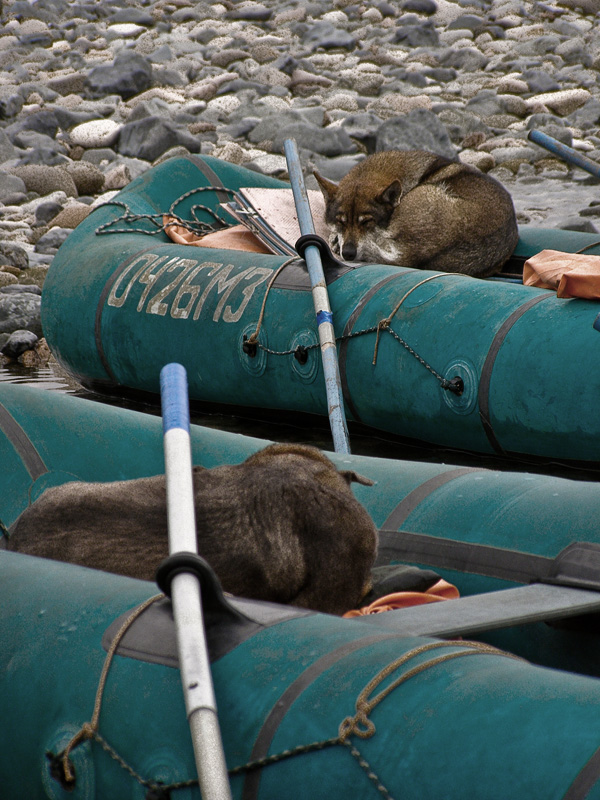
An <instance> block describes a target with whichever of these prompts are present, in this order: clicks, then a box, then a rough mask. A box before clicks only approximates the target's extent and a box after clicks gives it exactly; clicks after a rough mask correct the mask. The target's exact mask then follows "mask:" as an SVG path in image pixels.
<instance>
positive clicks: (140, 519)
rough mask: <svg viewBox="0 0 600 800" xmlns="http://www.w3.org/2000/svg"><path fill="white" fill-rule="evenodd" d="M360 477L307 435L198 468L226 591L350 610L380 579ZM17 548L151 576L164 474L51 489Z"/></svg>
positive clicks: (158, 546)
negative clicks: (303, 441)
mask: <svg viewBox="0 0 600 800" xmlns="http://www.w3.org/2000/svg"><path fill="white" fill-rule="evenodd" d="M352 481H358V482H359V483H362V484H365V485H370V484H372V481H370V480H369V479H367V478H363V477H361V476H360V475H357V474H356V473H355V472H352V471H338V470H337V469H336V467H335V466H334V465H333V463H332V462H331V461H330V460H329V459H328V458H327V457H326V456H325V455H324V454H323V453H322V452H321V451H320V450H317V449H316V448H314V447H308V446H304V445H286V444H275V445H270V446H269V447H267V448H265V449H264V450H261V451H259V452H257V453H255V454H254V455H252V456H250V458H248V459H247V460H246V461H244V462H243V463H242V464H238V465H235V466H223V467H216V468H214V469H204V468H203V467H194V476H193V482H194V499H195V506H196V528H197V534H198V552H199V553H200V555H201V556H203V557H204V558H205V559H206V560H207V561H208V563H209V564H210V565H211V566H212V568H213V569H214V571H215V572H216V574H217V576H218V577H219V579H220V581H221V583H222V585H223V588H224V589H225V590H226V591H229V592H231V593H233V594H236V595H239V596H243V597H250V598H256V599H261V600H269V601H273V602H278V603H290V604H292V605H297V606H302V607H305V608H311V609H314V610H317V611H325V612H328V613H331V614H342V613H344V612H345V611H347V610H349V609H350V608H353V607H355V606H356V604H357V603H358V602H359V601H360V599H361V598H362V597H363V596H364V594H365V593H366V592H367V591H368V589H369V588H370V570H371V567H372V566H373V562H374V560H375V553H376V548H377V531H376V528H375V525H374V524H373V521H372V520H371V518H370V516H369V515H368V513H367V512H366V510H365V509H364V508H363V506H362V505H361V504H360V503H359V502H358V501H357V500H356V499H355V497H354V495H353V493H352V489H351V488H350V484H351V482H352ZM8 549H9V550H14V551H17V552H21V553H28V554H30V555H36V556H41V557H44V558H51V559H55V560H59V561H67V562H71V563H74V564H80V565H83V566H87V567H92V568H95V569H100V570H105V571H107V572H115V573H119V574H122V575H129V576H131V577H134V578H142V579H146V580H152V579H153V578H154V572H155V569H156V567H157V566H158V564H159V563H160V562H161V561H162V559H163V558H165V557H166V556H167V555H168V536H167V512H166V487H165V476H164V475H157V476H155V477H152V478H140V479H137V480H129V481H118V482H115V483H81V482H73V483H66V484H64V485H62V486H58V487H55V488H52V489H48V490H47V491H45V492H44V494H43V495H42V496H41V497H40V498H39V499H38V500H37V501H36V502H35V503H33V505H32V506H30V507H29V508H28V509H27V510H26V511H25V512H24V513H23V514H22V515H21V517H20V518H19V520H18V521H17V524H16V526H15V527H14V529H13V532H12V534H11V536H10V539H9V544H8Z"/></svg>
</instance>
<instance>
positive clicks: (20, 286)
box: [0, 272, 42, 297]
mask: <svg viewBox="0 0 600 800" xmlns="http://www.w3.org/2000/svg"><path fill="white" fill-rule="evenodd" d="M5 274H9V273H4V272H2V273H0V275H5ZM11 277H12V276H11ZM0 292H2V293H3V294H20V293H22V292H29V293H30V294H37V295H39V296H40V297H41V296H42V290H41V289H40V287H39V286H35V285H33V284H32V285H31V286H28V285H27V284H25V283H11V284H10V285H9V286H3V287H2V288H1V289H0Z"/></svg>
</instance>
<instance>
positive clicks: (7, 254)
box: [0, 242, 29, 269]
mask: <svg viewBox="0 0 600 800" xmlns="http://www.w3.org/2000/svg"><path fill="white" fill-rule="evenodd" d="M0 263H2V264H8V265H10V266H11V267H17V268H18V269H27V267H28V266H29V257H28V255H27V250H25V248H24V247H21V246H20V245H18V244H15V243H14V242H0Z"/></svg>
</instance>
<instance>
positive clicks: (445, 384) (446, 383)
mask: <svg viewBox="0 0 600 800" xmlns="http://www.w3.org/2000/svg"><path fill="white" fill-rule="evenodd" d="M378 330H384V331H387V332H388V333H391V335H392V336H393V337H394V339H396V341H397V342H399V343H400V344H401V345H402V347H404V348H405V349H406V350H408V352H409V353H410V354H411V356H413V357H414V358H416V359H417V361H418V362H419V364H422V365H423V366H424V367H425V369H426V370H428V371H429V372H430V373H431V374H432V375H433V376H434V378H436V379H437V380H438V381H439V383H440V386H441V388H442V389H446V390H447V391H451V392H453V393H455V394H458V393H460V391H462V390H461V388H460V386H459V385H458V384H457V383H455V382H454V381H452V380H448V379H447V378H444V377H443V376H442V375H440V374H439V372H437V370H435V369H434V368H433V367H432V366H431V364H429V363H428V362H427V361H425V359H424V358H422V356H420V355H419V354H418V353H417V352H415V350H413V349H412V347H411V346H410V345H409V344H408V343H407V342H405V341H404V339H403V338H402V337H401V336H399V335H398V334H397V333H396V331H394V330H392V328H390V326H389V325H386V326H381V327H379V325H373V326H372V327H371V328H364V329H363V330H360V331H352V333H347V334H345V335H344V336H337V337H336V340H335V341H336V343H337V342H345V341H348V340H349V339H353V338H355V337H356V336H364V335H365V334H367V333H376V332H377V331H378ZM253 343H254V344H255V345H256V346H257V347H259V348H260V349H261V350H263V351H264V352H265V353H267V354H268V355H271V356H295V355H296V354H297V353H298V352H309V351H310V350H316V349H318V348H319V347H320V344H319V343H318V342H317V343H315V344H309V345H299V346H298V347H296V348H295V349H294V350H272V349H271V348H270V347H266V345H264V344H261V342H260V341H259V340H258V339H255V340H254V342H253Z"/></svg>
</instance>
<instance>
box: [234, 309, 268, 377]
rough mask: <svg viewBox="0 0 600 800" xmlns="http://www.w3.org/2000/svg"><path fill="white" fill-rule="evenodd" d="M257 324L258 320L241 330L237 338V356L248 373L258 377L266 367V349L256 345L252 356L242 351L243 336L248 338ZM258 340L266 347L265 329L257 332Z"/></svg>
mask: <svg viewBox="0 0 600 800" xmlns="http://www.w3.org/2000/svg"><path fill="white" fill-rule="evenodd" d="M257 324H258V321H257V322H256V323H254V324H251V325H247V326H246V327H245V328H244V330H243V331H242V332H241V334H240V337H239V339H238V356H239V359H240V361H241V362H242V366H243V367H244V369H245V370H246V372H248V373H250V375H255V376H256V377H260V376H261V375H262V374H263V372H264V371H265V370H266V368H267V352H266V350H263V349H262V348H261V347H258V346H257V347H256V351H255V355H254V356H249V355H248V354H247V353H246V352H245V351H244V337H246V339H249V338H250V336H252V334H253V333H254V332H255V330H256V325H257ZM258 341H259V342H260V344H262V345H263V347H267V334H266V331H264V330H261V331H260V333H259V334H258Z"/></svg>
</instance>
